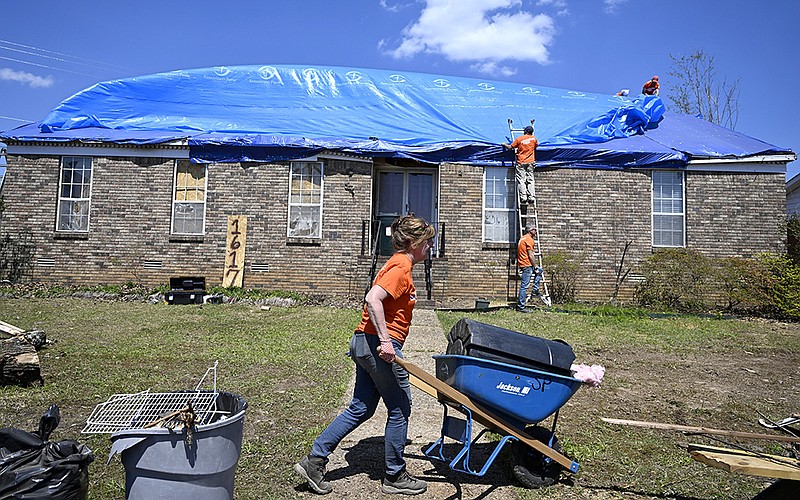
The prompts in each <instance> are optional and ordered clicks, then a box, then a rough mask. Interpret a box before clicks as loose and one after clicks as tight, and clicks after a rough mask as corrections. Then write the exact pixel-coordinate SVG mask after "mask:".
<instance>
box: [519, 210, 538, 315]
mask: <svg viewBox="0 0 800 500" xmlns="http://www.w3.org/2000/svg"><path fill="white" fill-rule="evenodd" d="M535 242H536V225H535V224H532V223H531V224H528V225H526V226H525V234H524V235H522V238H520V240H519V245H517V265H519V268H520V270H521V271H522V279H521V280H520V282H519V294H518V295H517V307H516V309H517V311H519V312H523V313H526V312H530V310H528V309H527V308H526V307H525V304H526V303H527V301H528V287H529V286H530V284H531V277H533V289H532V290H531V294H532V295H533V296H539V295H540V294H539V285H540V284H541V282H542V268H541V267H539V266H537V265H535V263H536V262H537V260H536V243H535Z"/></svg>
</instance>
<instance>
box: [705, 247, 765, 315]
mask: <svg viewBox="0 0 800 500" xmlns="http://www.w3.org/2000/svg"><path fill="white" fill-rule="evenodd" d="M715 270H716V273H715V288H716V293H715V295H716V296H717V297H718V298H719V299H721V306H722V308H723V309H724V310H726V311H735V310H751V311H763V310H764V309H767V308H769V304H770V302H771V298H770V293H769V291H770V290H771V289H772V285H773V282H774V281H775V279H774V277H773V276H772V274H771V273H770V270H769V268H768V266H767V265H766V264H765V263H764V262H762V261H761V260H753V259H743V258H741V257H727V258H723V259H718V260H716V262H715Z"/></svg>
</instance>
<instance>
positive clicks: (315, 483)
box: [294, 455, 333, 495]
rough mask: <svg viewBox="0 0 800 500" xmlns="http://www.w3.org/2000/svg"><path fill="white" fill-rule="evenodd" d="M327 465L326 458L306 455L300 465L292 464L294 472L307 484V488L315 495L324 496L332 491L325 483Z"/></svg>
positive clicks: (329, 485) (327, 483)
mask: <svg viewBox="0 0 800 500" xmlns="http://www.w3.org/2000/svg"><path fill="white" fill-rule="evenodd" d="M327 464H328V459H327V458H323V457H315V456H314V455H308V456H305V457H303V459H302V460H300V463H297V464H294V471H295V472H297V473H298V474H299V475H300V477H302V478H303V479H305V480H306V481H307V482H308V487H309V488H311V489H312V490H313V491H314V492H315V493H319V494H320V495H326V494H328V493H330V492H331V491H333V487H332V486H331V483H329V482H328V481H325V466H326V465H327Z"/></svg>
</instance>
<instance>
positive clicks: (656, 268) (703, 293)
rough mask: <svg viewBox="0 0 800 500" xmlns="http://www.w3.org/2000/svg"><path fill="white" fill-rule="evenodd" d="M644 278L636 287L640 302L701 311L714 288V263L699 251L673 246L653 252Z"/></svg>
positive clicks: (652, 306) (650, 305)
mask: <svg viewBox="0 0 800 500" xmlns="http://www.w3.org/2000/svg"><path fill="white" fill-rule="evenodd" d="M642 274H643V275H644V277H645V279H644V281H642V282H641V283H640V284H639V286H638V287H637V289H636V297H637V300H638V302H639V304H640V305H642V306H645V307H650V308H653V309H667V310H676V311H686V312H699V311H703V310H705V309H706V308H707V306H708V302H709V294H710V292H711V291H712V290H713V275H714V272H713V265H712V262H711V260H710V259H709V258H708V257H706V256H704V255H703V254H701V253H699V252H695V251H693V250H687V249H683V248H670V249H664V250H659V251H657V252H655V253H653V254H652V255H651V256H650V257H649V258H648V259H647V260H646V261H645V263H644V265H643V267H642Z"/></svg>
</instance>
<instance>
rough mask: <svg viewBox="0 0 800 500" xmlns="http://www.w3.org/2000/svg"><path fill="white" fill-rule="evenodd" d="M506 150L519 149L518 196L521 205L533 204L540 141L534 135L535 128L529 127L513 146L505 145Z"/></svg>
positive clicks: (517, 170)
mask: <svg viewBox="0 0 800 500" xmlns="http://www.w3.org/2000/svg"><path fill="white" fill-rule="evenodd" d="M503 147H504V148H505V149H514V148H516V149H517V168H516V177H517V194H518V195H519V202H520V203H533V202H534V198H535V197H536V191H535V190H534V187H533V169H534V168H536V148H538V147H539V141H538V140H537V139H536V137H535V136H534V135H533V127H531V126H530V125H528V126H527V127H525V129H524V130H523V134H522V135H521V136H519V137H517V138H516V139H514V141H513V142H512V143H511V144H503Z"/></svg>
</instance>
